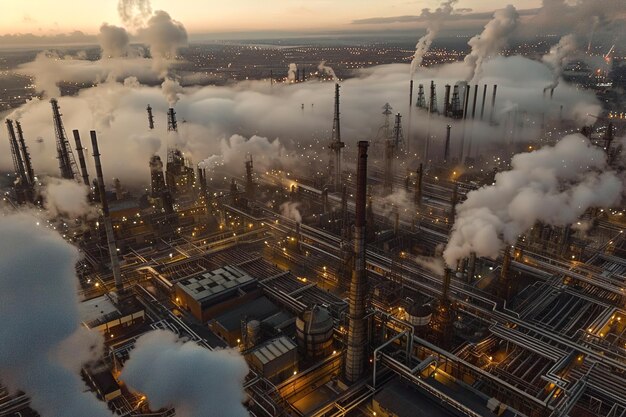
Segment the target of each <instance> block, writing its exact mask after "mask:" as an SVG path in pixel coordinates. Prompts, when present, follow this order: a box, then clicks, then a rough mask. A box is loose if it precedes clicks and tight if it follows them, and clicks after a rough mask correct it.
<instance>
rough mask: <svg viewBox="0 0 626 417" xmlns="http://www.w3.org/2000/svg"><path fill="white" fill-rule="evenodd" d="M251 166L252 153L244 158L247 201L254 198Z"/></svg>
mask: <svg viewBox="0 0 626 417" xmlns="http://www.w3.org/2000/svg"><path fill="white" fill-rule="evenodd" d="M252 168H253V165H252V155H248V158H247V159H246V197H247V198H248V201H253V200H254V179H253V176H252V174H253V172H252Z"/></svg>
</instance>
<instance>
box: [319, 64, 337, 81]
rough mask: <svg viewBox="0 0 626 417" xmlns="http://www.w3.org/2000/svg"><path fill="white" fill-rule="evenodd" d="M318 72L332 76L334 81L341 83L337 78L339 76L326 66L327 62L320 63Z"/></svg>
mask: <svg viewBox="0 0 626 417" xmlns="http://www.w3.org/2000/svg"><path fill="white" fill-rule="evenodd" d="M317 70H318V71H319V72H320V73H322V74H327V75H330V76H331V77H332V79H333V81H335V82H337V81H339V78H337V74H335V70H334V69H332V68H331V67H329V66H328V65H326V61H322V62H320V64H319V65H318V66H317Z"/></svg>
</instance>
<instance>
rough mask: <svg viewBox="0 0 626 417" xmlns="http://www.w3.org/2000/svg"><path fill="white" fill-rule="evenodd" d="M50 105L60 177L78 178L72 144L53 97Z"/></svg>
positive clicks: (57, 104)
mask: <svg viewBox="0 0 626 417" xmlns="http://www.w3.org/2000/svg"><path fill="white" fill-rule="evenodd" d="M50 104H51V105H52V118H53V121H54V133H55V136H56V144H57V158H58V159H59V169H60V170H61V177H62V178H65V179H68V180H73V179H76V178H78V175H79V174H78V165H77V164H76V160H75V159H74V153H73V152H72V146H71V145H70V142H69V141H68V140H67V133H65V127H64V126H63V120H61V112H60V111H59V103H58V101H57V100H56V99H55V98H53V99H51V100H50Z"/></svg>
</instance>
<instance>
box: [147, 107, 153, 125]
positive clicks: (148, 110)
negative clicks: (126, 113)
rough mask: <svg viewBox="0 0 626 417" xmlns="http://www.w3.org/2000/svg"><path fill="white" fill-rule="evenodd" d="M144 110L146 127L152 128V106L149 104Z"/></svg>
mask: <svg viewBox="0 0 626 417" xmlns="http://www.w3.org/2000/svg"><path fill="white" fill-rule="evenodd" d="M146 111H147V112H148V127H149V128H150V130H152V129H154V116H153V115H152V107H150V105H149V104H148V107H146Z"/></svg>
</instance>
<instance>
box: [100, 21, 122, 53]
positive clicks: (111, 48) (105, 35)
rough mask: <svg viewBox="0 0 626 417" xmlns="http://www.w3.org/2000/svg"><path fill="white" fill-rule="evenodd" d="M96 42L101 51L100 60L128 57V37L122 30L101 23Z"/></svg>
mask: <svg viewBox="0 0 626 417" xmlns="http://www.w3.org/2000/svg"><path fill="white" fill-rule="evenodd" d="M98 42H99V43H100V49H101V50H102V54H101V56H102V59H104V58H120V57H124V56H127V55H128V46H129V44H130V37H129V36H128V32H126V29H124V28H121V27H119V26H113V25H109V24H107V23H103V24H102V26H100V33H99V34H98Z"/></svg>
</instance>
